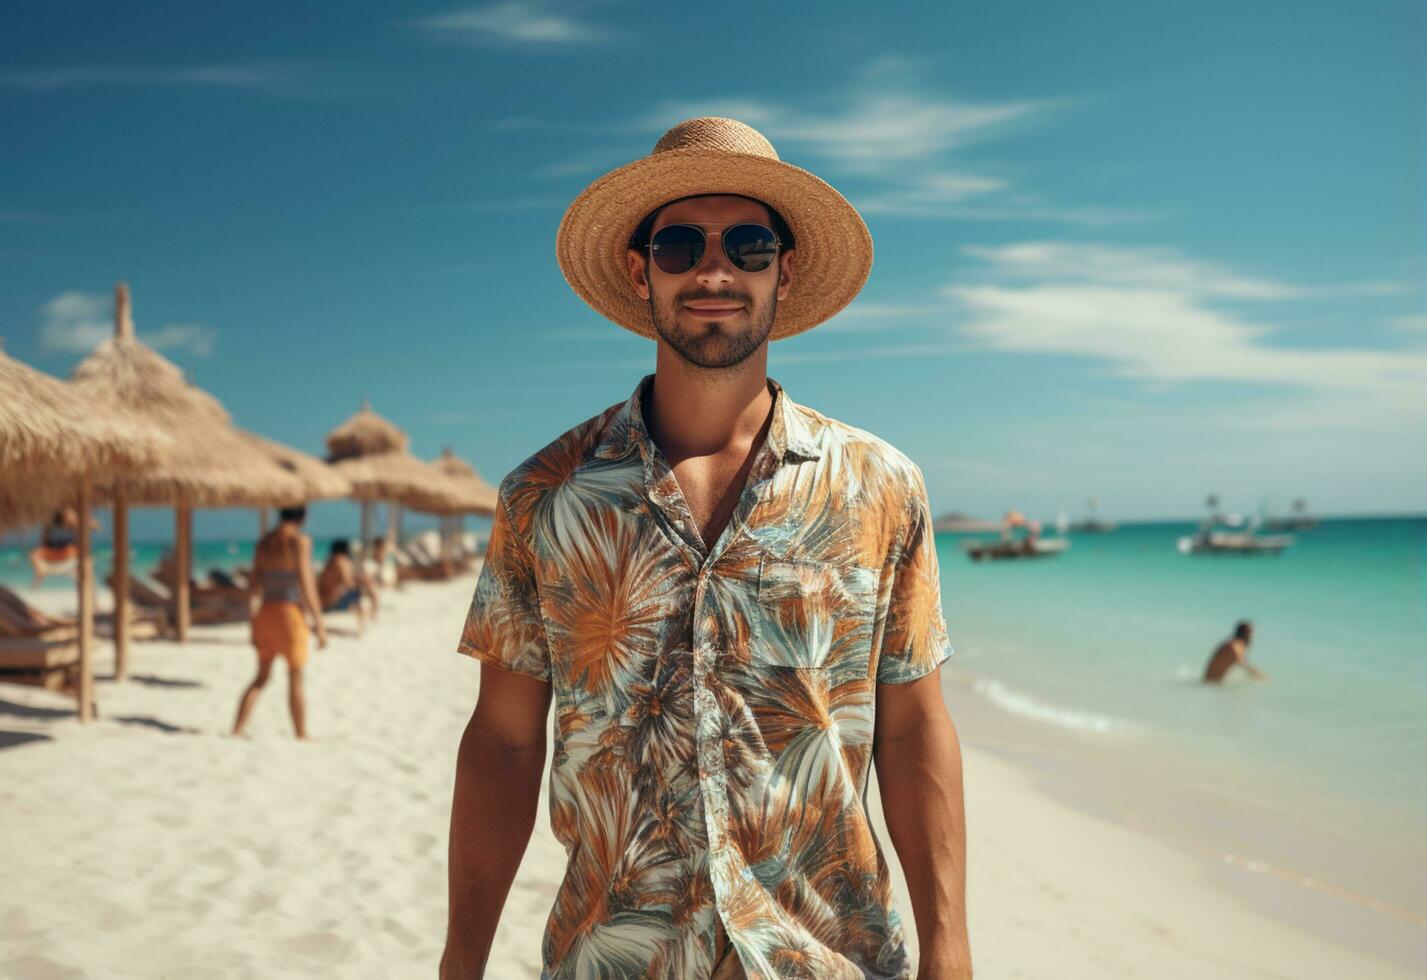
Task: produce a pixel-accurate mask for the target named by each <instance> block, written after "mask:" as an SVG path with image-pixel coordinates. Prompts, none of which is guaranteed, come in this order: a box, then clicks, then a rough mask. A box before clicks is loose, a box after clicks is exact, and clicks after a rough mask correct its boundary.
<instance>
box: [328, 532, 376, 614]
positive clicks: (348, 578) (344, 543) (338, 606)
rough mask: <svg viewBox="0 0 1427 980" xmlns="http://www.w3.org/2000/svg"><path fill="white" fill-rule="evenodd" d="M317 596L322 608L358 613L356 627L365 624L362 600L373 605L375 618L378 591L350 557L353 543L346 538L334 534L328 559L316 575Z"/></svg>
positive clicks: (363, 602) (331, 610) (330, 610)
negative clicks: (335, 536) (359, 572)
mask: <svg viewBox="0 0 1427 980" xmlns="http://www.w3.org/2000/svg"><path fill="white" fill-rule="evenodd" d="M317 598H318V600H319V601H320V602H321V603H322V611H323V612H345V611H346V610H348V609H351V610H353V611H354V612H356V614H357V631H358V632H359V633H360V632H361V631H362V629H363V628H364V627H365V626H366V622H367V615H366V609H365V604H366V603H370V605H371V607H372V620H373V622H375V621H376V618H377V595H376V591H375V590H374V589H373V588H372V586H371V582H370V581H369V580H368V578H367V577H366V576H365V575H362V574H358V572H357V566H356V564H355V563H354V562H353V561H352V545H351V542H349V541H348V540H347V539H346V538H335V539H333V541H332V544H331V545H330V546H329V547H328V549H327V563H326V564H325V565H323V566H322V571H321V572H319V573H318V575H317Z"/></svg>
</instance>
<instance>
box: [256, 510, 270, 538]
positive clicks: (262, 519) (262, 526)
mask: <svg viewBox="0 0 1427 980" xmlns="http://www.w3.org/2000/svg"><path fill="white" fill-rule="evenodd" d="M267 533H268V509H267V508H266V507H259V508H258V537H260V538H261V537H262V536H263V535H264V534H267Z"/></svg>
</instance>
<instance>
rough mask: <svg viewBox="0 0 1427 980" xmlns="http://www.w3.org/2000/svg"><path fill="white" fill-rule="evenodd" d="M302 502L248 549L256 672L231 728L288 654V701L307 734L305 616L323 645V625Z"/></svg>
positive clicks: (241, 721)
mask: <svg viewBox="0 0 1427 980" xmlns="http://www.w3.org/2000/svg"><path fill="white" fill-rule="evenodd" d="M306 516H307V508H305V507H286V508H284V509H283V510H282V511H281V513H280V520H279V522H278V526H277V527H275V528H273V529H272V530H271V531H269V532H268V533H267V534H265V535H263V537H262V538H261V539H260V540H259V541H258V546H257V548H256V550H255V551H254V553H253V575H252V592H251V598H252V600H254V601H256V600H258V599H261V600H262V602H261V605H259V606H258V607H257V611H256V612H255V613H254V614H253V646H255V647H256V648H257V651H258V676H257V677H255V678H254V679H253V682H252V683H251V684H249V685H248V689H247V690H245V691H244V692H243V696H242V698H241V699H240V700H239V701H238V720H237V721H236V722H235V723H234V725H233V734H234V735H241V734H243V726H244V725H246V724H247V723H248V715H250V714H251V713H252V710H253V705H255V704H256V703H257V700H258V692H259V691H261V690H262V689H263V686H264V685H265V684H267V682H268V675H269V674H271V673H272V666H273V661H274V660H275V659H277V657H278V656H279V655H281V656H283V657H286V658H287V679H288V707H289V709H290V710H291V711H292V724H293V727H294V728H295V729H296V730H297V737H298V738H306V737H307V724H306V706H305V704H304V702H303V700H302V668H303V666H304V665H305V664H306V663H307V616H308V615H311V617H312V629H313V632H315V633H316V634H317V647H318V649H321V648H323V647H325V646H326V645H327V628H326V626H325V625H324V624H323V622H322V610H321V607H320V606H319V605H318V602H317V583H316V581H315V580H314V578H313V575H312V539H311V538H309V537H308V536H307V535H306V534H303V533H302V522H303V520H304V519H305V518H306Z"/></svg>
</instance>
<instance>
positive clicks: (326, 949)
mask: <svg viewBox="0 0 1427 980" xmlns="http://www.w3.org/2000/svg"><path fill="white" fill-rule="evenodd" d="M280 945H281V946H282V947H283V948H284V949H286V950H288V951H289V952H291V953H295V954H296V955H298V956H306V957H309V958H310V959H314V960H320V961H322V962H323V963H332V964H336V963H343V962H346V961H347V960H350V959H351V958H352V943H351V941H350V940H347V939H343V938H342V937H341V936H339V935H337V934H336V933H335V932H309V933H306V934H304V935H301V936H292V937H289V938H287V939H284V940H282V941H281V943H280Z"/></svg>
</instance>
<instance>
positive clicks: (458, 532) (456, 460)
mask: <svg viewBox="0 0 1427 980" xmlns="http://www.w3.org/2000/svg"><path fill="white" fill-rule="evenodd" d="M431 465H432V466H434V467H436V469H438V470H440V471H441V472H442V473H444V474H445V475H446V477H447V478H448V479H450V480H451V481H452V482H453V483H454V484H455V485H456V486H457V487H458V488H459V489H460V492H461V498H462V499H461V506H460V507H459V509H456V510H452V511H449V512H446V513H444V514H443V515H442V520H441V523H442V528H441V538H442V544H443V546H444V547H445V548H447V549H449V548H450V547H451V545H452V543H453V542H460V541H461V540H462V538H463V537H464V535H463V532H464V530H465V526H464V515H466V514H482V515H484V516H486V517H491V516H493V515H494V514H495V508H496V496H497V490H496V488H495V487H493V486H491V485H490V484H489V483H487V482H486V481H485V480H484V479H483V478H482V477H481V475H480V474H479V473H477V472H476V468H475V467H474V466H472V465H471V464H470V463H468V462H466V461H465V460H464V459H462V458H461V457H459V456H457V455H456V454H455V453H453V452H452V451H451V447H450V446H447V447H446V448H445V449H443V450H442V451H441V455H440V456H438V457H436V458H435V459H433V460H432V461H431ZM461 547H462V548H463V547H464V545H461Z"/></svg>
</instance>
